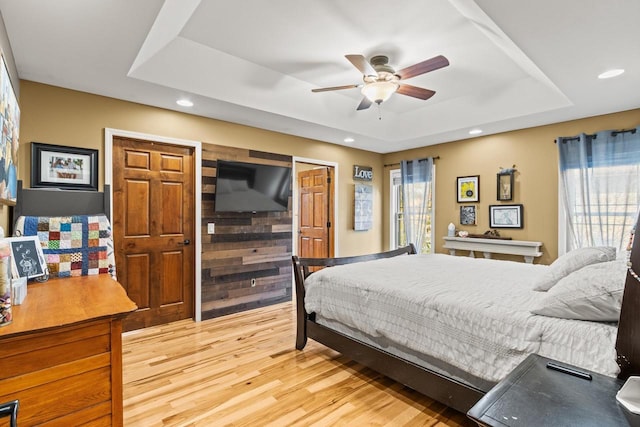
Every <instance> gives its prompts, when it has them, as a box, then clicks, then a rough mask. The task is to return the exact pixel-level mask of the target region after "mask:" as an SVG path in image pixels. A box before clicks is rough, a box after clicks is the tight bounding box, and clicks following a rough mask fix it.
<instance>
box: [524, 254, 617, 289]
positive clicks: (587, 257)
mask: <svg viewBox="0 0 640 427" xmlns="http://www.w3.org/2000/svg"><path fill="white" fill-rule="evenodd" d="M615 259H616V248H613V247H610V246H597V247H590V248H580V249H575V250H573V251H571V252H569V253H566V254H564V255H562V256H561V257H560V258H558V259H556V260H555V261H554V262H553V263H552V264H551V265H550V266H549V269H548V270H547V272H546V273H544V274H543V275H542V276H541V277H540V278H539V279H538V280H537V281H536V282H535V285H534V287H533V290H534V291H548V290H549V289H551V288H552V287H553V286H554V285H555V284H556V283H558V280H560V279H562V278H563V277H565V276H566V275H568V274H571V273H573V272H574V271H577V270H580V269H581V268H582V267H586V266H587V265H591V264H596V263H598V262H606V261H613V260H615Z"/></svg>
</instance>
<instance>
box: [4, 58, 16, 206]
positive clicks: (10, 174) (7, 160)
mask: <svg viewBox="0 0 640 427" xmlns="http://www.w3.org/2000/svg"><path fill="white" fill-rule="evenodd" d="M1 56H2V61H0V62H2V65H1V66H0V129H2V134H1V135H0V203H4V204H6V205H15V203H16V193H17V190H18V179H17V176H18V172H17V165H18V145H19V142H18V141H19V134H20V131H19V128H20V107H19V106H18V101H17V99H16V94H15V92H14V91H13V86H12V85H11V80H10V78H9V71H8V70H7V64H6V63H5V61H4V54H2V55H1Z"/></svg>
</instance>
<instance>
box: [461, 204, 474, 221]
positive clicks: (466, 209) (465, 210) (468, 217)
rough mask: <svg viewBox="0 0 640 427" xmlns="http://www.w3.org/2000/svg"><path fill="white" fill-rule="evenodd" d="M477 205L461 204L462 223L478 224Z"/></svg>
mask: <svg viewBox="0 0 640 427" xmlns="http://www.w3.org/2000/svg"><path fill="white" fill-rule="evenodd" d="M476 224H477V219H476V207H475V206H460V225H476Z"/></svg>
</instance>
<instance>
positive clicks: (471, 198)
mask: <svg viewBox="0 0 640 427" xmlns="http://www.w3.org/2000/svg"><path fill="white" fill-rule="evenodd" d="M456 194H457V200H458V203H471V202H479V201H480V176H479V175H473V176H459V177H458V178H457V180H456Z"/></svg>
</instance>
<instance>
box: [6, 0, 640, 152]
mask: <svg viewBox="0 0 640 427" xmlns="http://www.w3.org/2000/svg"><path fill="white" fill-rule="evenodd" d="M0 11H1V12H2V15H3V18H4V21H5V25H6V28H7V33H8V36H9V41H10V43H11V47H12V50H13V54H14V57H15V61H16V66H17V69H18V74H19V76H20V78H21V79H25V80H32V81H36V82H41V83H46V84H50V85H55V86H60V87H64V88H70V89H75V90H80V91H84V92H89V93H95V94H99V95H104V96H109V97H114V98H119V99H124V100H127V101H133V102H138V103H142V104H148V105H153V106H157V107H162V108H167V109H172V110H177V111H184V112H188V113H192V114H197V115H201V116H205V117H212V118H216V119H220V120H226V121H229V122H235V123H241V124H245V125H249V126H254V127H258V128H264V129H269V130H274V131H278V132H283V133H287V134H293V135H299V136H303V137H308V138H313V139H318V140H322V141H327V142H332V143H336V144H343V145H349V146H354V147H356V148H362V149H366V150H370V151H375V152H379V153H387V152H393V151H399V150H404V149H408V148H414V147H421V146H426V145H431V144H436V143H441V142H447V141H453V140H459V139H465V138H469V137H470V135H469V134H468V131H469V130H470V129H472V128H481V129H483V131H484V134H491V133H496V132H503V131H507V130H513V129H520V128H526V127H531V126H538V125H543V124H548V123H554V122H559V121H564V120H570V119H576V118H581V117H588V116H593V115H598V114H605V113H611V112H616V111H623V110H629V109H633V108H639V107H640V90H639V89H640V25H638V24H637V19H638V16H640V1H638V0H607V1H602V0H536V1H525V0H511V1H505V0H475V1H472V0H429V1H425V0H396V1H394V2H383V1H376V0H366V1H365V0H272V1H268V2H267V1H264V0H236V1H214V0H91V1H87V0H56V1H51V0H20V1H16V0H0ZM346 54H362V55H364V56H365V57H367V58H370V57H371V56H373V55H378V54H384V55H387V56H389V58H390V64H391V65H393V66H394V67H395V68H396V70H399V69H401V68H404V67H407V66H409V65H412V64H414V63H417V62H421V61H423V60H426V59H429V58H431V57H433V56H436V55H444V56H446V57H447V58H448V59H449V61H450V64H451V65H450V66H449V67H446V68H442V69H440V70H436V71H433V72H431V73H427V74H424V75H421V76H417V77H414V78H412V79H411V80H408V81H407V83H409V84H412V85H415V86H420V87H425V88H428V89H432V90H435V91H436V95H435V96H433V97H432V98H431V99H429V100H427V101H422V100H418V99H415V98H411V97H408V96H403V95H400V94H394V95H393V96H392V97H391V99H390V100H389V101H386V102H384V103H382V105H381V107H380V109H378V108H377V107H376V106H375V105H374V106H372V107H371V108H370V109H368V110H364V111H356V107H357V105H358V103H359V102H360V100H361V98H362V95H361V94H360V91H359V89H349V90H342V91H335V92H323V93H312V92H311V89H313V88H318V87H327V86H340V85H348V84H358V83H361V82H362V75H361V73H360V72H359V71H358V70H357V69H355V68H354V67H353V66H352V65H351V64H350V63H349V62H348V61H347V60H346V59H345V57H344V55H346ZM611 68H624V69H625V70H626V72H625V73H624V74H623V75H622V76H620V77H617V78H614V79H608V80H598V79H597V75H598V74H599V73H601V72H603V71H605V70H607V69H611ZM181 97H186V98H189V99H191V100H192V101H193V102H194V103H195V105H194V106H193V107H191V108H185V107H179V106H178V105H176V104H175V101H176V99H178V98H181ZM347 136H350V137H353V138H354V139H355V142H353V143H344V142H343V140H344V138H345V137H347Z"/></svg>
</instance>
